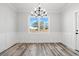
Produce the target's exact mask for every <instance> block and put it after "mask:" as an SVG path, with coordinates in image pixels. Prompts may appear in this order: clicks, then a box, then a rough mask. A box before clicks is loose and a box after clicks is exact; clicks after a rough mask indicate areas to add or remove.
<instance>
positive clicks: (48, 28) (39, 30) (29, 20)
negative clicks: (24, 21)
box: [28, 16, 50, 33]
mask: <svg viewBox="0 0 79 59" xmlns="http://www.w3.org/2000/svg"><path fill="white" fill-rule="evenodd" d="M30 17H31V16H29V17H28V33H49V32H50V17H49V16H46V17H48V31H47V32H43V31H40V29H38V32H31V31H30V29H29V26H30V25H29V24H30ZM38 23H40V20H39V22H38ZM38 26H39V28H40V24H38Z"/></svg>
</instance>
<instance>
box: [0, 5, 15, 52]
mask: <svg viewBox="0 0 79 59" xmlns="http://www.w3.org/2000/svg"><path fill="white" fill-rule="evenodd" d="M15 43H16V13H15V11H14V10H13V9H12V8H10V6H9V5H8V4H0V52H2V51H3V50H5V49H7V48H9V47H10V46H12V45H13V44H15Z"/></svg>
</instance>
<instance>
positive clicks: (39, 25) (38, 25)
mask: <svg viewBox="0 0 79 59" xmlns="http://www.w3.org/2000/svg"><path fill="white" fill-rule="evenodd" d="M38 32H40V17H38Z"/></svg>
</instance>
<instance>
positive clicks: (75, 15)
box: [74, 10, 79, 50]
mask: <svg viewBox="0 0 79 59" xmlns="http://www.w3.org/2000/svg"><path fill="white" fill-rule="evenodd" d="M77 13H79V10H76V11H74V21H75V24H74V25H75V27H74V39H75V50H77V35H76V34H75V33H76V30H77Z"/></svg>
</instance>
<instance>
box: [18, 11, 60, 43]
mask: <svg viewBox="0 0 79 59" xmlns="http://www.w3.org/2000/svg"><path fill="white" fill-rule="evenodd" d="M29 15H30V14H29V13H22V12H20V13H18V22H19V23H18V24H19V27H18V28H19V29H18V32H17V35H18V36H17V39H18V41H19V42H20V43H25V42H26V43H29V42H31V43H33V42H35V43H38V42H60V41H61V14H60V13H49V14H48V15H49V16H50V18H49V20H50V22H49V25H50V26H49V32H48V33H29V32H28V16H29Z"/></svg>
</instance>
